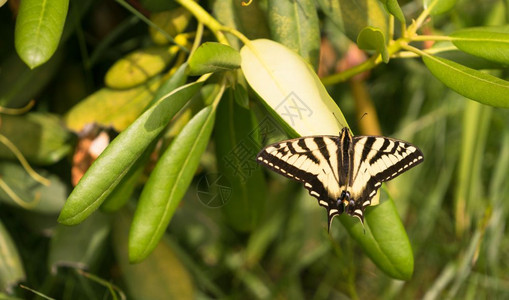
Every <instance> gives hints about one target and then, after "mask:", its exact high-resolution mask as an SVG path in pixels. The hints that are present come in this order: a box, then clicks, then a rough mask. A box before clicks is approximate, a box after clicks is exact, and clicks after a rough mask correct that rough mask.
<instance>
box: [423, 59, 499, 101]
mask: <svg viewBox="0 0 509 300" xmlns="http://www.w3.org/2000/svg"><path fill="white" fill-rule="evenodd" d="M422 60H423V61H424V63H425V64H426V67H428V69H429V70H430V71H431V73H432V74H433V75H434V76H435V77H436V78H438V79H439V80H440V81H442V82H443V83H444V84H445V85H446V86H448V87H449V88H451V89H452V90H454V91H455V92H457V93H458V94H460V95H463V96H465V97H467V98H470V99H472V100H475V101H478V102H480V103H483V104H487V105H491V106H495V107H504V108H508V107H509V82H507V81H505V80H502V79H500V78H497V77H495V76H492V75H490V74H486V73H483V72H480V71H477V70H474V69H470V68H467V67H465V66H463V65H460V64H458V63H455V62H453V61H450V60H447V59H444V58H440V57H436V56H431V55H426V56H423V57H422Z"/></svg>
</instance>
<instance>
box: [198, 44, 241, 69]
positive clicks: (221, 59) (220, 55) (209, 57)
mask: <svg viewBox="0 0 509 300" xmlns="http://www.w3.org/2000/svg"><path fill="white" fill-rule="evenodd" d="M238 67H240V55H239V52H238V51H237V50H235V49H233V48H232V47H230V46H226V45H223V44H220V43H214V42H207V43H203V44H201V45H200V47H198V48H197V49H196V51H195V52H194V53H193V56H191V58H190V59H189V74H191V75H201V74H206V73H211V72H219V71H226V70H232V69H236V68H238Z"/></svg>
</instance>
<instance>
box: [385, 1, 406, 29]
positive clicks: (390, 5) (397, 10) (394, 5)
mask: <svg viewBox="0 0 509 300" xmlns="http://www.w3.org/2000/svg"><path fill="white" fill-rule="evenodd" d="M380 1H381V2H382V3H383V4H384V5H385V8H386V9H387V11H388V12H389V13H390V14H391V15H393V16H394V17H396V19H398V21H400V22H401V24H403V25H405V24H406V20H405V15H404V14H403V11H402V10H401V7H400V6H399V4H398V0H380Z"/></svg>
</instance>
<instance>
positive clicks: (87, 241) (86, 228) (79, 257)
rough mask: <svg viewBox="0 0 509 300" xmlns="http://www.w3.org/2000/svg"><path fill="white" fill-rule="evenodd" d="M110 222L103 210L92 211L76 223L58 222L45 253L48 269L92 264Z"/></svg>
mask: <svg viewBox="0 0 509 300" xmlns="http://www.w3.org/2000/svg"><path fill="white" fill-rule="evenodd" d="M110 225H111V224H110V218H109V217H107V216H106V215H104V214H95V215H94V216H92V217H91V218H89V219H88V220H86V221H85V222H83V223H81V224H79V225H78V226H72V227H69V226H65V225H59V226H58V227H57V228H56V231H55V234H54V235H53V236H52V238H51V244H50V249H49V255H48V264H49V266H50V268H51V271H52V273H53V274H55V273H56V272H57V269H58V267H68V266H72V267H74V268H79V269H90V268H92V267H93V266H94V263H97V262H98V259H99V258H100V256H101V253H102V251H103V249H104V247H105V246H106V244H107V242H108V235H109V233H110Z"/></svg>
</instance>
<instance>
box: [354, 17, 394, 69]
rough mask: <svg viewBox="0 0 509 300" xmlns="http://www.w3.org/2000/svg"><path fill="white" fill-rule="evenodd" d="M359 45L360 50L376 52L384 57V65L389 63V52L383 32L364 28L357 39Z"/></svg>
mask: <svg viewBox="0 0 509 300" xmlns="http://www.w3.org/2000/svg"><path fill="white" fill-rule="evenodd" d="M357 45H358V46H359V48H360V49H364V50H375V51H376V52H378V53H380V54H381V55H382V61H383V62H384V63H388V62H389V51H388V50H387V46H386V45H385V37H384V34H383V32H382V31H381V30H380V29H378V28H376V27H372V26H368V27H366V28H364V29H363V30H362V31H361V33H359V36H358V37H357Z"/></svg>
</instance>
